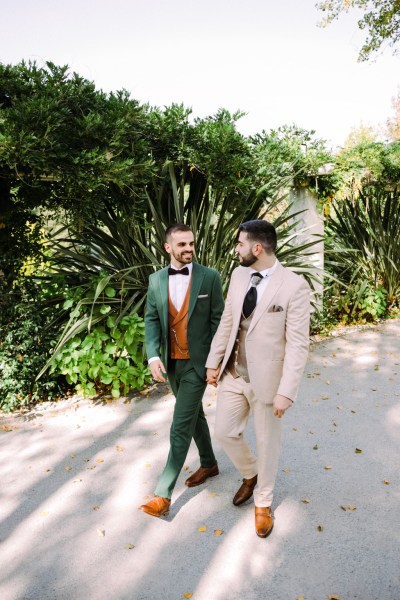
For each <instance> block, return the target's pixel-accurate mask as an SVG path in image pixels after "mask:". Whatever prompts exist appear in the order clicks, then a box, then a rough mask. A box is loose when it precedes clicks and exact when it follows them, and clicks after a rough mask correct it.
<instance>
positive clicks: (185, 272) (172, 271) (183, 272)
mask: <svg viewBox="0 0 400 600" xmlns="http://www.w3.org/2000/svg"><path fill="white" fill-rule="evenodd" d="M168 275H189V269H188V267H183V269H180V270H176V269H173V268H172V267H168Z"/></svg>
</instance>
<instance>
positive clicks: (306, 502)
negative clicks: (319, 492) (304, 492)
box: [302, 498, 311, 504]
mask: <svg viewBox="0 0 400 600" xmlns="http://www.w3.org/2000/svg"><path fill="white" fill-rule="evenodd" d="M302 502H304V504H310V502H311V500H310V498H303V499H302Z"/></svg>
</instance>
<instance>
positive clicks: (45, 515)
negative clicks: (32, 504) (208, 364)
mask: <svg viewBox="0 0 400 600" xmlns="http://www.w3.org/2000/svg"><path fill="white" fill-rule="evenodd" d="M39 514H40V516H41V517H47V515H48V514H49V512H48V511H47V510H42V512H40V513H39Z"/></svg>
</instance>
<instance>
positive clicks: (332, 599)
mask: <svg viewBox="0 0 400 600" xmlns="http://www.w3.org/2000/svg"><path fill="white" fill-rule="evenodd" d="M329 600H340V598H339V596H336V594H334V595H333V596H329Z"/></svg>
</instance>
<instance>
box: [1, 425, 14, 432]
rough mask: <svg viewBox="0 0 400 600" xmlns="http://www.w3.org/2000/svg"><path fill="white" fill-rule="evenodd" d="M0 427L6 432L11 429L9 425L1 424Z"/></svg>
mask: <svg viewBox="0 0 400 600" xmlns="http://www.w3.org/2000/svg"><path fill="white" fill-rule="evenodd" d="M1 429H2V430H3V431H7V432H8V431H12V427H10V426H9V425H2V426H1Z"/></svg>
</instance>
